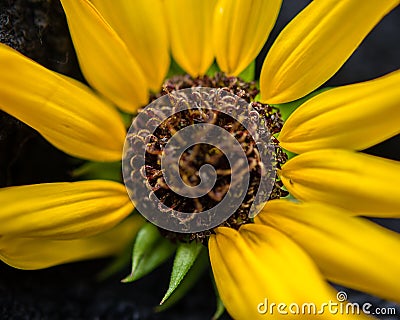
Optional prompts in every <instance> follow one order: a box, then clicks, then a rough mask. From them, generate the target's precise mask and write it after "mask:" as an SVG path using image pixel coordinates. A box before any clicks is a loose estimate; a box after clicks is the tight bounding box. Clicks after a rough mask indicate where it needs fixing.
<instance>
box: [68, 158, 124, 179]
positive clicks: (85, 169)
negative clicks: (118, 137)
mask: <svg viewBox="0 0 400 320" xmlns="http://www.w3.org/2000/svg"><path fill="white" fill-rule="evenodd" d="M72 177H73V178H79V179H80V180H96V179H101V180H112V181H117V182H121V181H122V175H121V162H120V161H117V162H95V161H87V162H86V163H84V164H83V165H81V166H80V167H79V168H77V169H75V170H74V171H73V172H72Z"/></svg>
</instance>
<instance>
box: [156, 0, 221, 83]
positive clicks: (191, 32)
mask: <svg viewBox="0 0 400 320" xmlns="http://www.w3.org/2000/svg"><path fill="white" fill-rule="evenodd" d="M215 3H216V0H202V1H198V0H168V1H164V4H165V6H164V10H165V13H166V17H167V22H168V27H169V32H170V38H169V40H170V43H171V50H172V55H173V57H174V59H175V60H176V62H178V64H179V65H180V66H181V67H182V68H183V69H185V71H186V72H188V73H189V74H190V75H191V76H193V77H197V76H199V75H202V74H204V73H205V72H206V71H207V70H208V68H209V67H210V66H211V64H212V62H213V59H214V53H213V48H212V38H211V34H212V17H213V13H214V11H213V10H214V7H215Z"/></svg>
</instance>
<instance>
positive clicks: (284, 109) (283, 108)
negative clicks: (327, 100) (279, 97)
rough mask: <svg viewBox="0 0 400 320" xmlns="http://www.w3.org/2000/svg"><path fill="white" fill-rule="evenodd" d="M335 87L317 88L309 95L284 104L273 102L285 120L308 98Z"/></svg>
mask: <svg viewBox="0 0 400 320" xmlns="http://www.w3.org/2000/svg"><path fill="white" fill-rule="evenodd" d="M330 89H333V88H332V87H328V88H322V89H319V90H315V91H313V92H311V93H309V94H308V95H306V96H305V97H303V98H300V99H298V100H295V101H292V102H287V103H282V104H273V105H272V106H274V107H277V108H278V109H279V111H280V113H281V116H282V119H283V120H287V118H289V116H290V115H291V114H292V113H293V112H294V111H295V110H296V109H297V108H298V107H300V106H301V105H302V104H303V103H304V102H306V101H307V100H309V99H311V98H312V97H314V96H316V95H318V94H320V93H322V92H324V91H327V90H330Z"/></svg>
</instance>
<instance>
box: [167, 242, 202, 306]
mask: <svg viewBox="0 0 400 320" xmlns="http://www.w3.org/2000/svg"><path fill="white" fill-rule="evenodd" d="M203 248H204V246H203V245H202V244H201V243H197V242H195V241H193V242H191V243H181V244H180V245H179V246H178V249H177V250H176V254H175V259H174V265H173V267H172V272H171V279H170V281H169V287H168V290H167V293H166V294H165V296H164V298H163V299H162V300H161V302H160V304H163V303H164V301H166V300H167V299H168V298H169V297H170V296H171V294H172V293H173V292H174V291H175V289H176V288H177V287H178V286H179V284H180V283H181V281H182V279H183V278H184V277H185V275H186V274H187V273H188V271H189V270H190V268H191V267H192V265H193V263H194V262H195V261H196V258H197V256H198V255H199V253H200V251H201V250H202V249H203Z"/></svg>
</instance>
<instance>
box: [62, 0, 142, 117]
mask: <svg viewBox="0 0 400 320" xmlns="http://www.w3.org/2000/svg"><path fill="white" fill-rule="evenodd" d="M61 4H62V6H63V8H64V11H65V14H66V16H67V21H68V26H69V30H70V32H71V37H72V41H73V43H74V46H75V50H76V53H77V55H78V60H79V64H80V66H81V69H82V72H83V74H84V76H85V78H86V80H87V81H88V82H89V83H90V85H91V86H93V88H95V89H96V90H98V91H99V92H101V93H102V94H103V95H104V96H105V97H107V98H108V99H110V100H111V101H113V102H114V103H115V104H116V105H117V106H118V107H120V108H121V109H122V110H124V111H126V112H135V111H136V110H137V108H138V107H140V106H143V105H145V104H146V103H147V101H148V92H147V89H148V88H147V85H146V80H145V78H144V75H143V73H142V70H141V69H140V67H139V65H138V63H137V62H136V61H135V59H134V58H133V57H132V55H131V54H130V52H129V50H128V48H127V47H126V45H125V43H124V42H123V41H122V40H121V38H120V37H119V36H118V35H117V33H116V32H115V31H114V30H113V29H112V28H111V27H110V25H109V24H108V23H107V22H106V21H105V20H104V19H103V17H102V16H101V15H100V14H99V12H98V11H97V10H96V9H95V8H94V6H93V5H92V4H91V3H90V1H88V0H61Z"/></svg>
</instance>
